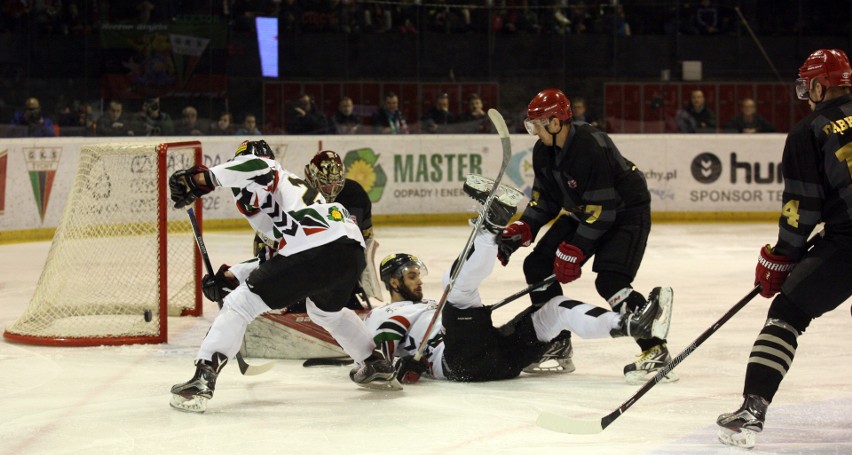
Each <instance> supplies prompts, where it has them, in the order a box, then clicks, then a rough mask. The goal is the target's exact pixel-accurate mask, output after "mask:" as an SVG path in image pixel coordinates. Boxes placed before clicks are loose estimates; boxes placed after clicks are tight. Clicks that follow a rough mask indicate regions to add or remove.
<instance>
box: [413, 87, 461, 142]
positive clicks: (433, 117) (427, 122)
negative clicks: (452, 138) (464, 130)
mask: <svg viewBox="0 0 852 455" xmlns="http://www.w3.org/2000/svg"><path fill="white" fill-rule="evenodd" d="M453 123H456V116H455V114H453V113H452V112H450V96H449V95H447V94H446V93H441V94H439V95H438V96H437V97H435V103H434V104H433V105H432V108H431V109H429V112H427V113H426V115H425V116H423V125H422V127H421V131H422V132H424V133H433V134H435V133H441V134H446V133H452V132H453V131H452V129H451V128H452V127H451V126H450V125H452V124H453Z"/></svg>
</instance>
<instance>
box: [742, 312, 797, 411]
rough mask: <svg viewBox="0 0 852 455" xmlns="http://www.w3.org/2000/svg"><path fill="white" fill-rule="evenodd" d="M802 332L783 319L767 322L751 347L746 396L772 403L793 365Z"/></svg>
mask: <svg viewBox="0 0 852 455" xmlns="http://www.w3.org/2000/svg"><path fill="white" fill-rule="evenodd" d="M798 336H799V332H798V331H797V330H796V329H794V328H793V326H791V325H790V324H788V323H786V322H784V321H782V320H780V319H773V318H770V319H767V320H766V324H765V325H764V326H763V329H762V330H761V331H760V334H759V335H758V336H757V340H755V342H754V346H753V347H752V348H751V356H750V357H749V359H748V367H747V368H746V377H745V385H744V387H743V394H745V395H759V396H761V397H763V398H764V399H766V400H767V401H770V402H771V401H772V398H773V397H774V396H775V392H777V391H778V387H779V386H780V385H781V380H783V379H784V375H785V374H787V371H788V370H789V369H790V365H792V364H793V357H794V356H795V355H796V348H797V347H798V343H797V341H796V337H798Z"/></svg>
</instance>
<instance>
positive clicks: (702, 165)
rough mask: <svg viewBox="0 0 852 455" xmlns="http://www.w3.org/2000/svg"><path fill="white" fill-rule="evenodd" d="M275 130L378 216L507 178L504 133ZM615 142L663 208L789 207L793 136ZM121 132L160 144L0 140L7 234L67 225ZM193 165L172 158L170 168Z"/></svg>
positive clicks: (519, 153) (448, 210)
mask: <svg viewBox="0 0 852 455" xmlns="http://www.w3.org/2000/svg"><path fill="white" fill-rule="evenodd" d="M257 138H258V137H252V138H251V139H257ZM264 138H265V139H266V140H267V141H268V142H269V143H270V145H271V146H272V147H273V149H274V150H275V153H276V158H277V159H278V160H279V161H280V162H281V163H282V164H283V165H284V167H285V168H288V169H290V170H291V171H292V172H294V173H295V174H297V175H299V176H301V175H303V169H304V165H305V164H306V163H307V162H308V161H309V160H310V158H311V157H312V156H313V154H314V153H316V152H317V151H318V150H320V149H331V150H335V151H337V152H338V153H339V154H340V155H341V157H343V159H344V161H345V162H346V164H347V168H348V172H349V174H348V177H349V178H352V179H354V180H357V181H359V182H360V183H361V184H362V186H363V187H364V188H365V189H366V190H367V192H368V193H369V194H370V196H371V200H372V201H373V214H374V216H375V217H376V218H377V219H383V217H385V218H388V217H389V218H390V219H405V217H406V216H409V217H417V219H418V220H421V221H428V220H429V218H430V217H432V218H436V219H440V218H441V216H442V215H447V214H459V213H463V212H466V211H468V210H469V209H470V208H471V207H472V202H471V201H470V199H469V198H467V197H466V196H465V195H464V193H463V192H462V190H461V186H462V182H463V180H464V177H465V175H466V174H468V173H476V174H483V175H485V176H492V177H493V176H495V175H496V174H497V172H498V170H499V167H500V163H501V156H502V150H501V145H500V141H499V138H498V137H497V135H494V134H483V135H411V136H369V135H364V136H265V137H264ZM612 138H613V140H614V142H615V143H616V145H617V146H618V148H619V149H620V150H621V152H622V153H623V154H624V155H625V156H626V157H627V158H628V159H630V160H632V161H633V162H635V164H636V165H637V167H638V168H639V169H640V170H641V171H642V172H643V173H644V174H645V176H646V178H647V180H648V186H649V189H650V191H651V195H652V210H653V212H654V213H655V214H657V215H659V214H680V215H682V217H683V218H690V217H691V218H696V217H697V218H699V219H703V220H713V219H716V218H734V219H744V218H748V217H750V216H752V217H753V216H754V215H755V214H766V213H768V212H777V211H778V210H779V207H780V204H779V201H780V194H781V189H782V184H781V178H780V171H779V169H778V163H779V162H780V160H781V151H782V149H783V144H784V136H783V135H781V134H765V135H725V134H719V135H613V136H612ZM119 139H120V140H121V141H128V140H130V141H139V142H152V141H151V139H152V138H136V139H134V138H48V139H3V140H0V241H2V240H9V239H10V238H11V240H14V238H12V237H13V236H14V234H18V235H19V236H20V234H21V232H26V231H28V230H51V229H53V228H55V227H56V226H57V224H58V223H59V218H60V216H61V214H62V210H63V208H64V205H65V201H66V200H67V198H68V191H69V189H70V187H71V183H72V180H73V178H74V174H75V172H76V168H77V161H78V158H79V152H80V149H81V147H83V146H85V145H86V144H91V143H110V142H116V141H117V140H119ZM153 139H158V140H167V141H170V142H177V141H182V140H196V139H199V140H200V141H201V143H202V147H203V150H204V164H205V165H207V166H213V165H216V164H220V163H222V162H224V161H226V160H228V159H229V158H230V157H231V156H233V151H234V149H235V148H236V146H237V145H238V144H239V142H240V141H241V140H242V139H244V138H242V137H201V138H198V137H192V138H181V137H174V138H153ZM511 143H512V151H513V154H512V159H511V161H510V164H509V168H508V169H507V171H506V176H505V180H504V182H505V183H509V184H511V185H514V186H516V187H518V188H520V189H522V190H524V191H525V192H526V193H527V194H528V195H529V192H530V188H531V185H532V179H533V172H532V168H531V159H532V156H531V152H532V146H533V144H534V143H535V137H533V136H529V135H513V136H512V138H511ZM189 164H191V163H176V162H170V163H168V172H169V173H171V172H173V171H174V170H177V169H181V168H184V167H187V166H188V165H189ZM738 215H739V216H738ZM204 217H205V219H206V220H208V221H213V220H217V221H219V220H234V222H238V221H239V216H238V214H237V212H236V211H235V210H234V208H233V203H232V200H231V196H230V193H229V192H228V191H227V190H225V189H218V190H216V191H214V192H213V193H211V194H210V195H208V196H206V197H205V198H204ZM394 217H396V218H394ZM213 224H215V221H214V223H213ZM41 238H49V236H48V237H44V236H43V237H41Z"/></svg>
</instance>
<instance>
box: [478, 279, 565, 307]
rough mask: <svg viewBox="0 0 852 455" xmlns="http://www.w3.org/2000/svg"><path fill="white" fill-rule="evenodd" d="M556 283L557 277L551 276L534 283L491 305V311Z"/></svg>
mask: <svg viewBox="0 0 852 455" xmlns="http://www.w3.org/2000/svg"><path fill="white" fill-rule="evenodd" d="M554 281H556V275H550V276H549V277H547V278H545V279H543V280H541V281H539V282H538V283H533V284H531V285H529V286H527V287H525V288H523V289H521V290H520V291H518V292H516V293H514V294H512V295H510V296H509V297H506V298H505V299H503V300H501V301H499V302H497V303H495V304H493V305H491V311H494V310H496V309H497V308H500V307H501V306H503V305H505V304H507V303H509V302H513V301H515V300H517V299H519V298H521V297H523V296H525V295H527V294H529V293H530V292H532V291H535V290H536V289H538V288H544V287H547V286H550V284H551V283H553V282H554Z"/></svg>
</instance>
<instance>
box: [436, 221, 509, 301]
mask: <svg viewBox="0 0 852 455" xmlns="http://www.w3.org/2000/svg"><path fill="white" fill-rule="evenodd" d="M496 262H497V242H496V238H495V237H494V234H491V233H489V232H487V231H484V230H480V231H479V232H477V233H476V237H474V239H473V253H472V254H471V255H470V257H469V258H468V260H467V261H466V262H465V263H464V264H463V265H462V269H461V271H459V274H458V276H456V281H455V283H453V288H452V289H451V290H450V293H449V294H448V295H447V302H448V303H450V304H452V305H453V306H454V307H456V308H458V309H462V310H463V309H467V308H476V307H481V306H482V298H481V297H480V295H479V285H480V284H482V281H484V280H485V278H487V277H488V275H490V274H491V271H492V270H494V264H495V263H496ZM449 282H450V271H449V270H447V271H446V272H445V273H444V279H443V285H444V287H446V286H447V284H448V283H449Z"/></svg>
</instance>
